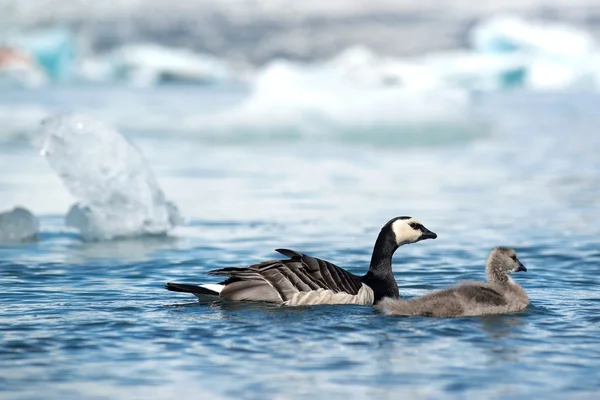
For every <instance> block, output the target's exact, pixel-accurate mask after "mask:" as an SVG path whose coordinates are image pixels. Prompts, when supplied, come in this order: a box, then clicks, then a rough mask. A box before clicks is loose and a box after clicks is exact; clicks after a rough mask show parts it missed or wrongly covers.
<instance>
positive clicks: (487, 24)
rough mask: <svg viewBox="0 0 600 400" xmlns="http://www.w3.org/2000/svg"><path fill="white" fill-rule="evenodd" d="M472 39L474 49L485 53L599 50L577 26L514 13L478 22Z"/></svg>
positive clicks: (562, 54) (576, 53) (565, 53)
mask: <svg viewBox="0 0 600 400" xmlns="http://www.w3.org/2000/svg"><path fill="white" fill-rule="evenodd" d="M469 39H470V42H471V44H472V46H473V48H474V50H476V51H478V52H484V53H507V52H516V51H523V52H528V53H535V54H545V55H552V56H559V57H573V56H580V55H584V54H591V53H593V52H595V51H596V43H595V41H594V38H593V36H592V35H590V34H589V33H587V32H585V31H582V30H580V29H577V28H576V27H571V26H568V25H563V24H557V23H544V22H536V21H527V20H525V19H522V18H518V17H513V16H496V17H493V18H490V19H488V20H485V21H483V22H481V23H479V24H477V25H476V26H475V27H474V28H473V29H472V30H471V31H470V32H469Z"/></svg>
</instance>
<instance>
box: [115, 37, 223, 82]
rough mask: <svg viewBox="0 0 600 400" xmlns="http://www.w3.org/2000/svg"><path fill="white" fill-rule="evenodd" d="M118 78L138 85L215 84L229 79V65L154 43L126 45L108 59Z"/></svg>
mask: <svg viewBox="0 0 600 400" xmlns="http://www.w3.org/2000/svg"><path fill="white" fill-rule="evenodd" d="M105 61H106V62H108V63H109V64H110V65H112V68H113V69H114V74H115V75H116V78H117V79H119V78H120V79H125V80H127V81H129V82H131V83H133V84H135V85H138V86H151V85H155V84H158V83H164V82H187V83H203V84H205V83H214V82H220V81H223V80H226V79H227V78H228V76H229V72H228V69H227V67H226V65H225V64H224V63H223V62H222V61H221V60H219V59H217V58H216V57H213V56H210V55H208V54H199V53H194V52H192V51H190V50H186V49H176V48H168V47H163V46H159V45H154V44H138V45H127V46H123V47H121V48H119V49H117V50H115V51H114V52H113V53H111V54H110V55H108V56H107V57H106V59H105Z"/></svg>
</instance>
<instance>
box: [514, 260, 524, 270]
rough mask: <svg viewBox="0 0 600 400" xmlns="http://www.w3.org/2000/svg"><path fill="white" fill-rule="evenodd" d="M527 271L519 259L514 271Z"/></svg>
mask: <svg viewBox="0 0 600 400" xmlns="http://www.w3.org/2000/svg"><path fill="white" fill-rule="evenodd" d="M521 271H523V272H527V268H525V266H524V265H523V264H521V261H519V268H517V270H516V271H515V272H521Z"/></svg>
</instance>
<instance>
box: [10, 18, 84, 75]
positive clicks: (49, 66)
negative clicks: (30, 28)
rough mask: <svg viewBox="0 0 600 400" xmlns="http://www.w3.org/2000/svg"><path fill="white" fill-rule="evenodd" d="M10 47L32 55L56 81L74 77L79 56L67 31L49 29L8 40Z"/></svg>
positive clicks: (75, 45)
mask: <svg viewBox="0 0 600 400" xmlns="http://www.w3.org/2000/svg"><path fill="white" fill-rule="evenodd" d="M6 41H7V43H8V45H9V46H10V47H13V48H15V49H19V50H20V51H23V52H25V53H26V54H29V55H31V57H32V58H34V59H35V60H36V61H37V63H38V64H39V65H40V66H41V67H42V68H43V69H44V71H45V73H46V75H47V76H48V77H49V78H50V79H52V80H54V81H59V82H62V81H67V80H69V79H70V78H71V77H72V74H73V72H74V68H75V62H76V56H77V44H76V43H75V40H74V39H73V36H72V34H71V32H70V31H68V30H66V29H59V28H55V29H47V30H39V31H34V32H29V33H27V34H22V35H18V36H13V37H10V38H8V39H7V40H6Z"/></svg>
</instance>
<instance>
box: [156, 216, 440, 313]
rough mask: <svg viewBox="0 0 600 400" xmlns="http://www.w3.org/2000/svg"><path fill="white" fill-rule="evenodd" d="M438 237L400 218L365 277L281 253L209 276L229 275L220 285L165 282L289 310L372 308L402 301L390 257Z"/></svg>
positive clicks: (386, 229)
mask: <svg viewBox="0 0 600 400" xmlns="http://www.w3.org/2000/svg"><path fill="white" fill-rule="evenodd" d="M436 237H437V235H436V234H435V233H433V232H431V231H430V230H428V229H427V228H425V227H424V226H423V225H422V224H421V223H420V222H419V221H417V220H416V219H414V218H411V217H397V218H394V219H392V220H390V221H389V222H388V223H387V224H385V225H384V226H383V228H382V229H381V232H380V233H379V236H378V237H377V241H376V242H375V247H374V249H373V255H372V258H371V265H370V268H369V271H368V272H367V274H366V275H363V276H358V275H354V274H352V273H350V272H348V271H346V270H344V269H342V268H340V267H338V266H337V265H335V264H333V263H331V262H329V261H325V260H322V259H319V258H315V257H311V256H308V255H306V254H302V253H299V252H297V251H294V250H288V249H277V250H276V251H277V252H279V253H281V254H282V255H284V256H286V257H288V259H285V260H270V261H265V262H262V263H259V264H254V265H250V266H248V267H245V268H221V269H216V270H212V271H209V272H208V274H210V275H217V276H226V277H227V278H228V279H226V280H225V281H223V282H221V283H219V284H207V285H200V286H198V285H188V284H179V283H167V286H166V288H167V289H168V290H171V291H175V292H186V293H192V294H194V295H196V296H197V297H198V298H206V297H208V298H210V297H212V298H217V297H218V298H222V299H225V300H231V301H266V302H272V303H278V304H281V305H287V306H299V305H318V304H358V305H373V304H375V303H377V302H378V301H379V300H381V299H382V298H384V297H390V298H398V297H399V293H398V285H397V284H396V280H395V279H394V275H393V272H392V256H393V254H394V252H395V251H396V249H397V248H398V247H399V246H402V245H404V244H409V243H416V242H418V241H421V240H424V239H435V238H436Z"/></svg>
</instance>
